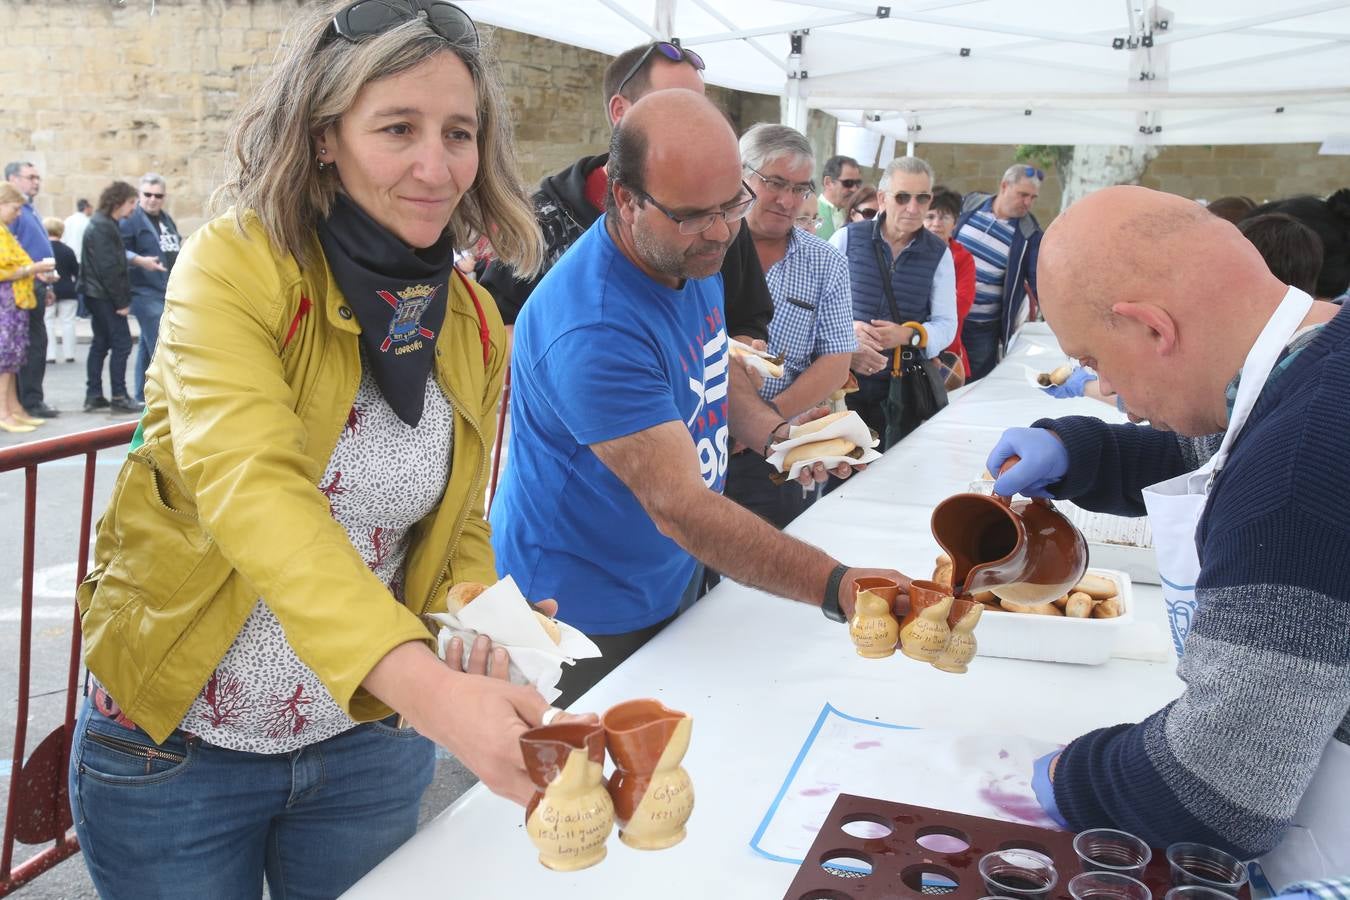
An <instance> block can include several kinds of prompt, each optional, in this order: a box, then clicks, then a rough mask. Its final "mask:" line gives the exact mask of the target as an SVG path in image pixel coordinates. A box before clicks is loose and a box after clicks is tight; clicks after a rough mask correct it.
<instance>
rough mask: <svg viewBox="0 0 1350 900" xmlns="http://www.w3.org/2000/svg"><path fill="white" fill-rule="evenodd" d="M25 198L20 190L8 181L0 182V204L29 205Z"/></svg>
mask: <svg viewBox="0 0 1350 900" xmlns="http://www.w3.org/2000/svg"><path fill="white" fill-rule="evenodd" d="M27 202H28V198H27V197H25V196H24V195H23V194H22V193H21V192H20V191H19V189H18V188H16V187H15V186H14V185H12V184H10V183H9V182H8V181H0V203H20V204H22V203H27Z"/></svg>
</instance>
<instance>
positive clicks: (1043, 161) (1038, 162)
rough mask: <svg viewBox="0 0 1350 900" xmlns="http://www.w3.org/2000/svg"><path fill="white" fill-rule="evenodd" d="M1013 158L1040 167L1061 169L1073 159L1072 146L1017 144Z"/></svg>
mask: <svg viewBox="0 0 1350 900" xmlns="http://www.w3.org/2000/svg"><path fill="white" fill-rule="evenodd" d="M1013 159H1015V160H1016V161H1017V162H1024V163H1031V164H1032V165H1034V166H1040V167H1041V168H1042V169H1050V168H1053V169H1055V170H1056V171H1063V170H1064V168H1065V166H1067V165H1068V164H1069V163H1070V162H1072V161H1073V147H1071V146H1068V145H1066V144H1018V145H1017V152H1016V153H1015V154H1014V155H1013Z"/></svg>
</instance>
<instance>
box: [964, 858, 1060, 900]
mask: <svg viewBox="0 0 1350 900" xmlns="http://www.w3.org/2000/svg"><path fill="white" fill-rule="evenodd" d="M980 877H981V878H983V879H984V885H985V887H986V888H988V889H989V893H990V894H994V895H996V896H999V897H1012V898H1014V900H1041V898H1046V897H1049V896H1050V892H1051V891H1052V890H1054V888H1055V885H1056V884H1058V883H1059V872H1058V871H1056V870H1055V864H1054V862H1053V861H1052V860H1051V859H1050V857H1048V856H1046V855H1045V854H1044V853H1037V852H1036V851H1035V850H1023V849H1021V848H1012V849H1008V850H995V851H994V852H993V853H986V854H985V855H984V856H983V857H982V858H981V859H980Z"/></svg>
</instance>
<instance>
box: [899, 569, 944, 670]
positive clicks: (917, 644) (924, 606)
mask: <svg viewBox="0 0 1350 900" xmlns="http://www.w3.org/2000/svg"><path fill="white" fill-rule="evenodd" d="M953 599H954V598H953V597H952V595H951V592H950V591H949V590H947V589H946V588H945V587H943V586H942V585H940V584H938V583H937V582H934V581H912V582H910V585H909V613H908V614H907V615H906V616H905V620H904V621H903V622H901V623H900V652H901V653H903V654H905V655H906V656H908V657H909V658H910V659H917V660H919V661H920V662H932V661H933V660H935V659H937V658H938V654H940V653H941V652H942V651H943V648H945V647H946V646H947V638H948V637H949V636H950V635H951V629H950V628H949V627H948V626H947V614H948V613H950V612H951V609H952V602H953Z"/></svg>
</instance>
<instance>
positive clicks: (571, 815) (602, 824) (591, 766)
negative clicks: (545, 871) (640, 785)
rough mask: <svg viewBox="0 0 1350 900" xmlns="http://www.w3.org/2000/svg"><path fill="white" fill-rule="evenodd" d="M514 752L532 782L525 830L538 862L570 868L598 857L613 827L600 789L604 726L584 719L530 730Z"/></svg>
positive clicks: (583, 865) (562, 869)
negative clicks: (591, 723) (533, 789)
mask: <svg viewBox="0 0 1350 900" xmlns="http://www.w3.org/2000/svg"><path fill="white" fill-rule="evenodd" d="M520 752H521V755H523V756H524V757H525V771H526V772H527V773H528V774H529V776H530V780H531V781H533V782H534V786H535V794H534V796H533V797H532V798H530V802H529V805H528V806H526V807H525V830H526V831H527V832H528V833H529V835H530V840H531V841H533V842H534V845H535V847H537V848H538V849H539V861H540V862H541V863H543V864H544V865H545V866H547V867H548V868H550V869H556V870H557V871H559V872H574V871H576V870H577V869H584V868H586V867H587V866H593V865H595V864H596V863H598V862H600V860H602V859H604V858H605V853H606V850H605V841H606V840H608V839H609V833H610V832H611V831H613V830H614V803H613V801H611V800H610V798H609V792H608V791H607V790H605V729H604V728H603V727H602V726H600V725H587V724H585V723H577V724H568V725H544V726H542V727H539V728H532V729H530V730H529V731H527V732H525V733H524V734H522V735H521V736H520Z"/></svg>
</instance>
